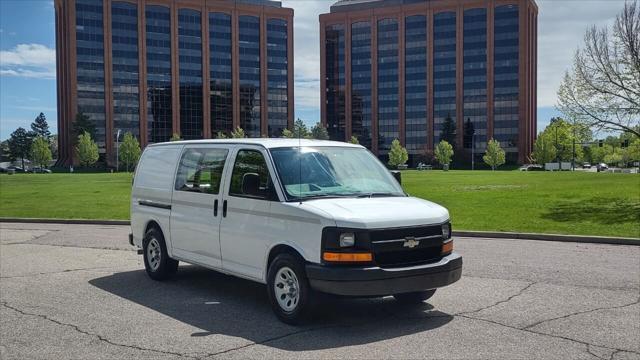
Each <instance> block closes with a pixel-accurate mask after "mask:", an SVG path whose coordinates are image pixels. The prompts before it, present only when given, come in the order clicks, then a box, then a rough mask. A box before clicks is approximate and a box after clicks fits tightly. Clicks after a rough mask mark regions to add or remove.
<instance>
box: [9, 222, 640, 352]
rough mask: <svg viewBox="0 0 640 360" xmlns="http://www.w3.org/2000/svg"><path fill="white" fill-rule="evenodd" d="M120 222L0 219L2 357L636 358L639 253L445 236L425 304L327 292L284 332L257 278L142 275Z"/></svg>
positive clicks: (183, 271) (195, 271) (201, 272)
mask: <svg viewBox="0 0 640 360" xmlns="http://www.w3.org/2000/svg"><path fill="white" fill-rule="evenodd" d="M128 231H129V230H128V227H126V226H89V225H53V224H12V223H0V239H1V245H0V277H1V279H0V305H1V306H0V359H66V358H70V359H71V358H73V359H88V358H91V359H117V358H149V359H164V358H181V357H184V358H199V359H214V358H259V359H265V358H269V359H271V358H278V359H280V358H293V359H304V358H367V359H370V358H402V359H406V358H412V359H415V358H437V359H442V358H455V359H489V358H491V359H494V358H500V359H530V358H536V359H598V358H600V359H640V247H636V246H616V245H595V244H576V243H556V242H544V241H527V240H512V239H465V238H458V239H456V242H455V244H456V251H458V252H460V253H461V254H462V255H463V256H464V261H465V265H464V272H463V277H462V279H461V280H460V281H459V282H457V283H456V284H454V285H452V286H450V287H448V288H444V289H441V290H439V291H438V292H437V293H436V295H435V296H434V297H433V298H432V299H430V300H429V301H428V302H427V303H424V304H423V305H420V306H414V307H406V306H401V305H399V304H397V303H396V302H395V301H394V300H393V299H392V298H384V299H365V300H345V299H329V301H328V302H327V304H326V305H325V306H323V307H322V309H321V310H320V311H319V312H318V314H317V315H316V318H315V319H314V321H313V322H311V323H309V324H307V325H305V326H302V327H292V326H288V325H285V324H283V323H280V322H279V321H278V320H277V319H276V318H275V316H274V315H273V314H272V312H271V309H270V308H269V304H268V299H267V295H266V291H265V288H264V286H263V285H260V284H256V283H252V282H249V281H246V280H240V279H236V278H233V277H229V276H225V275H221V274H218V273H216V272H213V271H209V270H206V269H203V268H199V267H195V266H188V265H181V267H180V271H179V272H178V275H177V276H176V277H175V278H174V279H173V280H171V281H169V282H165V283H158V282H154V281H151V280H150V279H148V278H147V276H146V274H145V273H144V269H143V263H142V258H141V257H140V256H138V255H136V252H135V251H133V248H132V247H130V246H129V245H128V243H127V234H128Z"/></svg>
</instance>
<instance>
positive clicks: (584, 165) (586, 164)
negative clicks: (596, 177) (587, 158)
mask: <svg viewBox="0 0 640 360" xmlns="http://www.w3.org/2000/svg"><path fill="white" fill-rule="evenodd" d="M582 168H583V169H591V164H589V163H584V164H582Z"/></svg>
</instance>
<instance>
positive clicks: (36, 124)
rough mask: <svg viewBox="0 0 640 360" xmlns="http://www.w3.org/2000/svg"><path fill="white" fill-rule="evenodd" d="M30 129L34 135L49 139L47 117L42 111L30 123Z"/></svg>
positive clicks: (49, 132)
mask: <svg viewBox="0 0 640 360" xmlns="http://www.w3.org/2000/svg"><path fill="white" fill-rule="evenodd" d="M31 131H32V132H33V134H34V136H41V137H43V138H45V140H49V137H51V131H49V124H47V118H46V117H45V116H44V114H43V113H40V115H38V116H37V117H36V119H35V120H33V123H31Z"/></svg>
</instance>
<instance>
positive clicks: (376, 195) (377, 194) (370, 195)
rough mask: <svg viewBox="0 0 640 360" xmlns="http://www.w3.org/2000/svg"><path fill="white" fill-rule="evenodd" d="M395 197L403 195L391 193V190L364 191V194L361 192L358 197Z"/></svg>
mask: <svg viewBox="0 0 640 360" xmlns="http://www.w3.org/2000/svg"><path fill="white" fill-rule="evenodd" d="M387 196H389V197H395V196H402V195H398V194H396V193H390V192H370V193H364V194H360V195H358V196H356V197H358V198H372V197H387Z"/></svg>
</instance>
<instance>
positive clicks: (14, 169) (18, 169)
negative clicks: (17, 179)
mask: <svg viewBox="0 0 640 360" xmlns="http://www.w3.org/2000/svg"><path fill="white" fill-rule="evenodd" d="M7 170H13V171H15V172H17V173H19V172H26V170H25V169H23V168H21V167H20V166H13V165H11V166H9V167H8V168H7Z"/></svg>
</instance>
